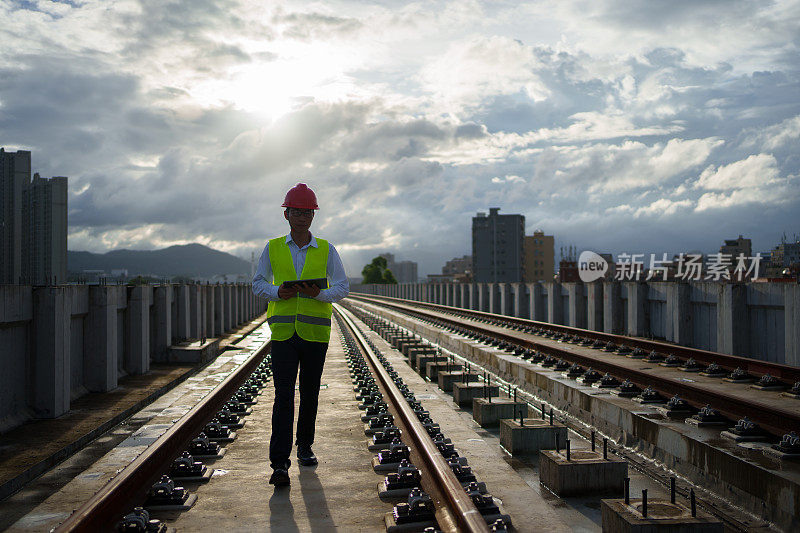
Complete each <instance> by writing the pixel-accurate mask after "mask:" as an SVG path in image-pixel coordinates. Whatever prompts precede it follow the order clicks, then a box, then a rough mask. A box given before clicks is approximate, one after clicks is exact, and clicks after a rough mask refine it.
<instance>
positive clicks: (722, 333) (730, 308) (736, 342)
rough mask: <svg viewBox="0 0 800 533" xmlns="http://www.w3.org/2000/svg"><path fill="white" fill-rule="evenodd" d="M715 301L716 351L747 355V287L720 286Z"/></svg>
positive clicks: (735, 285)
mask: <svg viewBox="0 0 800 533" xmlns="http://www.w3.org/2000/svg"><path fill="white" fill-rule="evenodd" d="M719 287H720V291H719V296H718V299H717V351H719V352H721V353H729V354H731V355H748V352H749V351H750V335H749V333H750V331H749V329H750V324H749V322H750V320H749V318H750V317H749V316H748V313H747V286H745V285H743V284H738V283H737V284H720V286H719Z"/></svg>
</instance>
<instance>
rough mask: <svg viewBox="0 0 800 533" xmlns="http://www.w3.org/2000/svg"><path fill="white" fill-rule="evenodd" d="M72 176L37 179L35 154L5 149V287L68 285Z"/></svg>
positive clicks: (0, 217) (0, 209)
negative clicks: (33, 171)
mask: <svg viewBox="0 0 800 533" xmlns="http://www.w3.org/2000/svg"><path fill="white" fill-rule="evenodd" d="M67 212H68V211H67V178H64V177H56V178H51V179H46V178H42V177H41V176H39V174H35V175H34V176H33V180H32V181H31V153H30V152H28V151H24V150H20V151H18V152H6V151H5V149H4V148H0V283H3V284H17V283H24V284H34V285H49V284H56V283H65V282H66V281H67Z"/></svg>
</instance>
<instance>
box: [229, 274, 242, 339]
mask: <svg viewBox="0 0 800 533" xmlns="http://www.w3.org/2000/svg"><path fill="white" fill-rule="evenodd" d="M239 300H240V298H239V284H238V283H234V284H233V285H231V315H232V317H233V327H234V328H237V327H239V325H240V324H241V323H242V309H241V306H240V305H239Z"/></svg>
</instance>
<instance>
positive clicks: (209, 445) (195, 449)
mask: <svg viewBox="0 0 800 533" xmlns="http://www.w3.org/2000/svg"><path fill="white" fill-rule="evenodd" d="M219 452H220V446H219V444H217V443H216V442H212V441H211V440H210V439H209V438H208V436H207V435H206V434H205V433H204V432H202V431H201V432H200V434H199V435H198V436H197V437H195V438H194V439H192V442H191V443H190V444H189V453H190V454H191V455H192V456H193V457H208V456H216V455H219Z"/></svg>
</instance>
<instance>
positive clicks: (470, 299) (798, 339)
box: [351, 281, 800, 366]
mask: <svg viewBox="0 0 800 533" xmlns="http://www.w3.org/2000/svg"><path fill="white" fill-rule="evenodd" d="M388 290H389V289H388V288H387V287H386V286H381V285H358V284H353V285H352V286H351V292H352V293H354V294H355V293H359V292H361V293H366V294H383V293H387V294H388ZM396 293H397V294H400V295H401V296H402V295H404V294H405V295H408V296H407V297H408V298H409V299H415V300H419V301H423V302H431V303H439V302H447V303H449V304H450V305H453V306H456V307H463V308H466V309H473V310H478V311H485V312H492V313H496V314H504V315H508V316H519V317H522V318H529V319H531V320H538V321H541V322H550V323H554V324H564V325H571V326H576V327H581V328H587V329H590V330H595V331H604V332H606V333H615V334H626V335H634V336H641V337H649V338H654V339H663V340H666V341H669V342H674V343H676V344H680V345H683V346H690V347H693V348H700V349H703V350H711V351H718V352H722V353H730V354H733V355H740V356H743V357H750V358H753V359H760V360H764V361H772V362H776V363H784V364H789V365H794V366H800V285H798V284H796V283H779V282H771V283H741V284H739V283H737V284H732V283H720V282H710V281H697V282H688V283H686V282H681V283H678V282H665V281H648V282H632V281H630V282H628V281H626V282H619V281H597V282H593V283H589V284H583V283H580V282H576V283H559V282H555V281H548V282H533V283H456V284H434V283H409V284H404V285H403V287H400V288H399V289H398V290H397V291H396Z"/></svg>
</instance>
